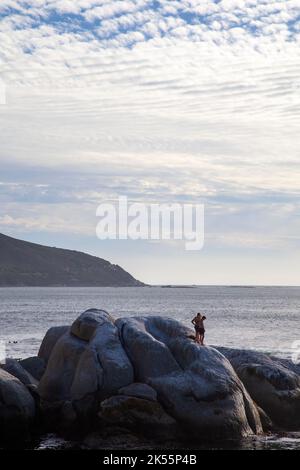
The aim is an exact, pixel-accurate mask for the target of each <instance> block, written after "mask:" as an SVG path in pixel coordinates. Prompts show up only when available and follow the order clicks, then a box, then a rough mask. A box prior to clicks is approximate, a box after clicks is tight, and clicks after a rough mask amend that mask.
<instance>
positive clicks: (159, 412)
mask: <svg viewBox="0 0 300 470" xmlns="http://www.w3.org/2000/svg"><path fill="white" fill-rule="evenodd" d="M98 416H99V418H100V419H101V420H102V421H104V422H105V424H108V425H110V426H111V425H118V426H124V427H125V428H127V429H131V430H133V431H134V432H135V433H136V434H139V433H141V434H143V435H145V436H151V437H153V436H155V437H156V438H160V439H161V438H167V439H171V438H172V437H177V436H178V435H179V433H180V431H179V427H178V425H177V423H176V421H175V419H174V418H172V417H171V416H169V415H168V414H167V413H166V412H165V411H164V409H163V408H162V406H161V405H160V404H159V403H158V402H157V401H153V400H145V399H143V398H137V397H130V396H124V395H117V396H113V397H111V398H108V399H106V400H104V401H103V402H102V403H101V410H100V412H99V414H98Z"/></svg>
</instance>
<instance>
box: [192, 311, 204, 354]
mask: <svg viewBox="0 0 300 470" xmlns="http://www.w3.org/2000/svg"><path fill="white" fill-rule="evenodd" d="M204 320H206V317H205V316H204V315H203V316H202V315H201V313H197V315H196V316H195V318H193V320H192V323H193V325H194V327H195V332H196V343H198V344H201V346H204V342H203V341H204V335H205V329H204V323H203V322H204Z"/></svg>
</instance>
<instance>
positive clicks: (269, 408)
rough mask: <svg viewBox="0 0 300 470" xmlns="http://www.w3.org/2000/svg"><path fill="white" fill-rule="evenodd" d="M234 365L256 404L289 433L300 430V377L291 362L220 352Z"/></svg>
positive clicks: (241, 352)
mask: <svg viewBox="0 0 300 470" xmlns="http://www.w3.org/2000/svg"><path fill="white" fill-rule="evenodd" d="M218 349H219V351H221V352H222V354H224V355H225V356H226V357H227V358H228V360H229V361H230V362H231V364H232V366H233V367H234V369H235V371H236V372H237V374H238V376H239V377H240V379H241V380H242V382H243V383H244V385H245V387H246V388H247V390H248V392H249V394H250V395H251V397H252V398H253V400H254V401H255V402H256V403H257V404H258V405H259V406H260V407H261V408H262V409H263V410H264V412H265V413H266V414H267V415H268V416H269V417H270V418H271V420H272V421H273V422H274V423H275V424H276V425H277V426H279V427H281V428H282V429H285V430H299V429H300V376H299V375H298V374H297V373H296V372H295V368H293V367H292V366H291V365H290V367H289V363H288V362H287V361H281V360H278V359H276V358H272V357H270V356H267V355H266V354H262V353H260V352H256V351H251V350H241V349H240V350H239V349H230V348H221V347H220V348H218Z"/></svg>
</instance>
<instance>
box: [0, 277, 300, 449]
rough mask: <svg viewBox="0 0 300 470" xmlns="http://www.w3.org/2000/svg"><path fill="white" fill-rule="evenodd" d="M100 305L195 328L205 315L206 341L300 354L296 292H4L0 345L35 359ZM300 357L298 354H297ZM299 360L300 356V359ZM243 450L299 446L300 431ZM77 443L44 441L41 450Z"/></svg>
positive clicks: (290, 355) (259, 289)
mask: <svg viewBox="0 0 300 470" xmlns="http://www.w3.org/2000/svg"><path fill="white" fill-rule="evenodd" d="M92 307H96V308H101V309H104V310H107V311H108V312H110V313H111V314H112V315H113V316H114V317H115V318H118V317H123V316H132V315H163V316H168V317H171V318H175V319H177V320H179V321H182V322H183V323H185V324H186V325H189V326H192V325H191V320H192V318H193V316H194V315H195V314H196V313H197V312H198V311H200V312H203V313H204V314H205V315H206V317H207V321H206V343H207V344H211V345H222V346H228V347H233V348H252V349H255V350H259V351H262V352H266V353H269V354H273V355H276V356H279V357H284V358H289V359H291V358H293V357H294V359H295V357H297V354H296V353H297V348H298V349H300V328H299V320H300V288H299V287H217V286H215V287H213V286H212V287H205V286H201V287H178V288H177V287H176V288H174V287H173V288H172V287H143V288H135V287H130V288H67V287H62V288H28V287H24V288H0V342H1V346H2V348H1V349H2V351H3V350H4V348H5V350H6V356H7V357H14V358H25V357H29V356H32V355H36V354H37V352H38V349H39V345H40V343H41V340H42V338H43V336H44V335H45V333H46V331H47V330H48V328H50V327H51V326H55V325H69V324H71V323H72V322H73V320H74V319H75V318H76V317H77V316H78V315H79V314H80V313H81V312H83V311H84V310H86V309H88V308H92ZM295 354H296V356H295ZM299 359H300V355H299ZM239 445H240V447H239V448H244V449H245V448H246V449H249V448H250V449H300V433H293V434H291V433H290V434H286V435H284V436H274V435H273V436H263V437H257V438H254V439H252V440H250V441H245V442H243V443H242V444H239ZM69 446H72V443H71V444H70V443H67V442H66V441H64V440H62V439H59V438H58V437H57V436H52V435H50V436H43V438H42V439H41V442H40V443H38V444H37V446H36V448H37V449H44V448H52V449H53V448H54V449H55V448H57V449H59V448H68V447H69Z"/></svg>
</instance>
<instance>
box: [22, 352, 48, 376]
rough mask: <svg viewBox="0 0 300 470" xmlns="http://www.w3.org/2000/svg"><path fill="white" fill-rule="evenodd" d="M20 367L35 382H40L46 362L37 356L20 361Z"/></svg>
mask: <svg viewBox="0 0 300 470" xmlns="http://www.w3.org/2000/svg"><path fill="white" fill-rule="evenodd" d="M20 364H21V366H22V367H23V368H24V369H25V370H26V371H27V372H29V374H30V375H31V376H32V377H34V378H35V379H36V380H37V381H40V380H41V378H42V376H43V375H44V372H45V370H46V362H45V360H44V359H42V358H41V357H38V356H33V357H27V358H26V359H22V360H21V361H20Z"/></svg>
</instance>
